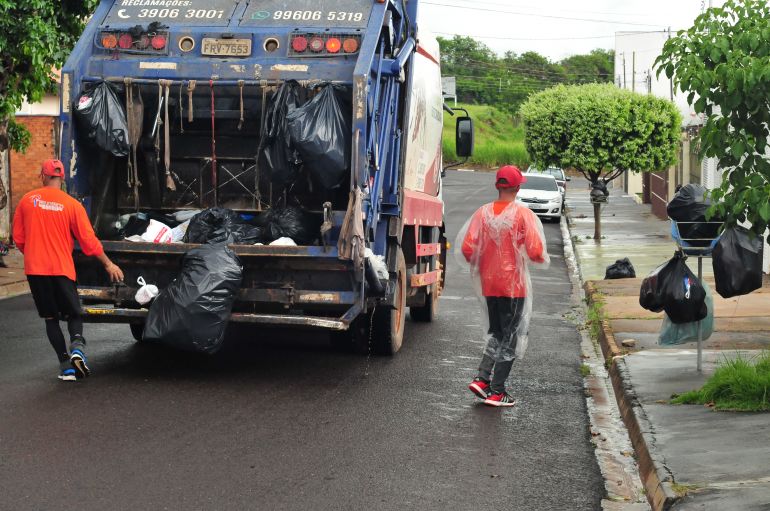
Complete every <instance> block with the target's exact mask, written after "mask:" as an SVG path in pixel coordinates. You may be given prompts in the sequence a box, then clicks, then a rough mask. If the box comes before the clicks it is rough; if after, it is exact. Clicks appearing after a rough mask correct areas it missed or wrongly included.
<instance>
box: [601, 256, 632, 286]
mask: <svg viewBox="0 0 770 511" xmlns="http://www.w3.org/2000/svg"><path fill="white" fill-rule="evenodd" d="M604 278H605V280H611V279H633V278H636V271H634V265H633V264H631V261H629V260H628V257H624V258H623V259H618V260H617V261H615V262H614V263H613V264H611V265H609V266H607V270H606V271H605V272H604Z"/></svg>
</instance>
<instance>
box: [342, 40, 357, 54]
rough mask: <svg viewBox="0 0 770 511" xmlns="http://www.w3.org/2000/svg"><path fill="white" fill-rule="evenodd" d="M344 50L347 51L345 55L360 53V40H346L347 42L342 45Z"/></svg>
mask: <svg viewBox="0 0 770 511" xmlns="http://www.w3.org/2000/svg"><path fill="white" fill-rule="evenodd" d="M342 49H343V50H345V53H355V52H357V51H358V40H357V39H353V38H352V37H350V38H348V39H345V42H343V43H342Z"/></svg>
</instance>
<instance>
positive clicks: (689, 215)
mask: <svg viewBox="0 0 770 511" xmlns="http://www.w3.org/2000/svg"><path fill="white" fill-rule="evenodd" d="M707 194H708V190H707V189H706V188H705V187H704V186H702V185H698V184H692V183H691V184H687V185H684V186H683V187H682V188H680V189H679V191H678V192H677V193H676V195H674V198H673V199H671V201H670V202H669V203H668V205H667V206H666V213H667V214H668V216H669V218H671V219H672V220H674V221H675V222H677V227H678V228H679V235H680V237H681V238H682V241H684V242H685V243H686V244H688V245H691V246H693V247H708V246H709V245H710V244H711V241H712V240H713V239H715V238H716V237H717V236H718V235H719V229H720V227H721V225H720V224H721V222H722V220H721V219H719V218H711V220H709V221H707V220H706V211H708V209H709V208H710V207H711V199H709V198H708V196H707Z"/></svg>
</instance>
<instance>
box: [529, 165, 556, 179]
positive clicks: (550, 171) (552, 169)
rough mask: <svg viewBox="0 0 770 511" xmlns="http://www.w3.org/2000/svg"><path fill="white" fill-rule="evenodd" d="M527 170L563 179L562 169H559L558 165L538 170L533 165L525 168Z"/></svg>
mask: <svg viewBox="0 0 770 511" xmlns="http://www.w3.org/2000/svg"><path fill="white" fill-rule="evenodd" d="M527 172H535V173H538V174H550V175H552V176H553V177H555V178H556V179H564V171H563V170H561V169H560V168H559V167H548V168H547V169H545V170H540V169H538V168H535V167H530V168H529V169H527Z"/></svg>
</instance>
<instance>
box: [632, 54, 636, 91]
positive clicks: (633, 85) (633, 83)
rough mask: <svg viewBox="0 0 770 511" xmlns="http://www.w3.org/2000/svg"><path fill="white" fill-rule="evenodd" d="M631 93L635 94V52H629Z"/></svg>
mask: <svg viewBox="0 0 770 511" xmlns="http://www.w3.org/2000/svg"><path fill="white" fill-rule="evenodd" d="M631 91H632V92H636V51H632V52H631Z"/></svg>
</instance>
